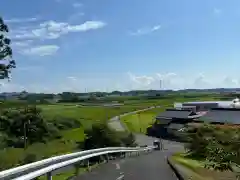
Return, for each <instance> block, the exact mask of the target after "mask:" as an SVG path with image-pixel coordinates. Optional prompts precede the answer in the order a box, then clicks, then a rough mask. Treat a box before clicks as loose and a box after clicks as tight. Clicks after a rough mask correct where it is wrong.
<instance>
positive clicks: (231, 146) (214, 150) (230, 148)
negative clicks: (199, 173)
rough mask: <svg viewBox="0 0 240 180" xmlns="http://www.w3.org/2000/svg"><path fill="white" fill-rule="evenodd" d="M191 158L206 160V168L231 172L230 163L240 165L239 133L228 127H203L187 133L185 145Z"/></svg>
mask: <svg viewBox="0 0 240 180" xmlns="http://www.w3.org/2000/svg"><path fill="white" fill-rule="evenodd" d="M186 147H187V149H188V150H189V152H190V153H191V156H194V157H195V158H201V159H206V167H208V168H213V169H216V170H220V171H224V170H231V165H232V162H234V163H236V164H240V151H239V149H240V131H239V128H236V127H235V128H234V127H231V128H229V127H228V126H224V125H223V126H214V125H204V126H201V127H199V128H196V129H195V133H192V130H191V131H189V143H188V144H186Z"/></svg>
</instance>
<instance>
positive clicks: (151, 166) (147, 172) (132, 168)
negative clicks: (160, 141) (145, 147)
mask: <svg viewBox="0 0 240 180" xmlns="http://www.w3.org/2000/svg"><path fill="white" fill-rule="evenodd" d="M121 173H123V174H124V179H125V180H133V179H137V180H148V179H149V180H160V179H162V180H177V177H176V176H175V174H174V172H173V171H172V170H171V169H170V168H169V166H168V165H167V164H166V152H160V151H154V152H152V153H149V154H144V155H140V156H138V157H130V158H129V157H128V158H126V159H120V160H115V161H110V162H109V163H107V164H104V165H101V166H100V167H98V168H96V169H93V171H92V172H89V173H85V174H82V175H80V176H78V177H77V178H75V179H76V180H99V179H102V180H118V179H120V177H121V175H122V174H121Z"/></svg>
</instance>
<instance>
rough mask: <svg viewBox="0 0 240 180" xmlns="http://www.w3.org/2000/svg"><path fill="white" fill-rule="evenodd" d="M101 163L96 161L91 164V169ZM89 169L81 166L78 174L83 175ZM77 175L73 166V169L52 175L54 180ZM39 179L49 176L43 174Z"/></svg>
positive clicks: (42, 179)
mask: <svg viewBox="0 0 240 180" xmlns="http://www.w3.org/2000/svg"><path fill="white" fill-rule="evenodd" d="M99 165H101V163H100V164H98V163H96V164H94V165H92V166H90V169H91V170H93V169H95V168H97V167H98V166H99ZM87 171H88V168H79V169H78V175H81V174H83V173H85V172H87ZM74 176H76V169H75V167H73V168H71V169H68V170H67V171H63V172H60V173H57V174H55V175H53V176H52V180H63V179H64V180H67V179H70V178H71V177H74ZM38 180H47V177H46V175H43V176H40V177H39V178H38Z"/></svg>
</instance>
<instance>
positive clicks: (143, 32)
mask: <svg viewBox="0 0 240 180" xmlns="http://www.w3.org/2000/svg"><path fill="white" fill-rule="evenodd" d="M160 29H161V25H155V26H153V27H145V28H140V29H138V30H137V31H135V32H132V33H130V34H131V35H133V36H141V35H146V34H150V33H153V32H155V31H158V30H160Z"/></svg>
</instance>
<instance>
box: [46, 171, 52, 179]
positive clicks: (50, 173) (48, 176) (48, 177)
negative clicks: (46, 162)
mask: <svg viewBox="0 0 240 180" xmlns="http://www.w3.org/2000/svg"><path fill="white" fill-rule="evenodd" d="M47 180H52V172H49V173H47Z"/></svg>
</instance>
